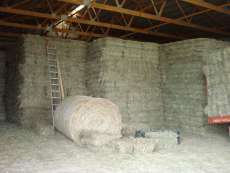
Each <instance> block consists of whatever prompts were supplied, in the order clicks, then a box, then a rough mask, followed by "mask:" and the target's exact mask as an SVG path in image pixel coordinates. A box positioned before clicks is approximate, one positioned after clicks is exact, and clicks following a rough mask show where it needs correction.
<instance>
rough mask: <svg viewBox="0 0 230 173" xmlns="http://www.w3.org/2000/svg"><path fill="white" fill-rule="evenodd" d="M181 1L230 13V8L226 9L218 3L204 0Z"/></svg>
mask: <svg viewBox="0 0 230 173" xmlns="http://www.w3.org/2000/svg"><path fill="white" fill-rule="evenodd" d="M181 1H183V2H187V3H190V4H193V5H196V6H200V7H203V8H207V9H210V10H213V11H216V12H219V13H223V14H227V15H230V10H225V9H224V8H222V7H219V6H217V5H213V4H211V3H209V2H205V1H203V0H181Z"/></svg>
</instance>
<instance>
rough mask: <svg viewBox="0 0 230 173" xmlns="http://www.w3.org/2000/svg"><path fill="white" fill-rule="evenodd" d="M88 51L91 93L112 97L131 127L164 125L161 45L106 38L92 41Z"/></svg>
mask: <svg viewBox="0 0 230 173" xmlns="http://www.w3.org/2000/svg"><path fill="white" fill-rule="evenodd" d="M88 52H89V53H88V56H87V68H88V69H87V88H88V91H89V92H88V94H89V95H92V96H96V97H103V98H108V99H110V100H112V101H113V102H114V103H115V104H117V105H118V106H119V108H120V111H121V114H122V120H123V123H125V124H127V125H128V126H135V127H137V128H148V127H153V128H154V127H155V128H160V127H161V126H162V123H163V116H162V107H163V106H162V100H161V85H160V83H161V78H160V71H159V56H158V45H157V44H154V43H141V42H135V41H126V40H120V39H112V38H103V39H98V40H96V41H94V42H93V43H91V45H90V47H89V50H88Z"/></svg>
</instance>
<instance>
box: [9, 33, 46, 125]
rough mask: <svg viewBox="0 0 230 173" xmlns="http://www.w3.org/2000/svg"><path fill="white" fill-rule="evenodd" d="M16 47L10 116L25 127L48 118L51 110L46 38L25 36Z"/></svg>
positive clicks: (10, 64)
mask: <svg viewBox="0 0 230 173" xmlns="http://www.w3.org/2000/svg"><path fill="white" fill-rule="evenodd" d="M15 49H16V50H15V52H14V53H15V55H13V54H12V56H11V58H10V60H9V69H8V83H7V97H6V99H7V101H6V102H7V107H8V108H7V110H8V116H10V117H9V119H11V120H13V121H17V122H18V123H19V124H21V125H22V126H24V127H33V126H34V123H35V122H38V121H40V120H43V119H48V117H49V110H50V100H49V92H48V89H49V81H48V80H49V78H48V75H47V74H48V72H47V59H46V52H45V40H44V39H42V38H41V37H39V36H24V37H23V38H21V39H20V40H19V41H18V43H17V47H16V48H15ZM12 85H13V86H12ZM13 87H15V88H13ZM13 99H14V100H15V101H12V100H13ZM12 105H14V106H13V109H12Z"/></svg>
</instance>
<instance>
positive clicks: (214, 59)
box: [204, 48, 230, 117]
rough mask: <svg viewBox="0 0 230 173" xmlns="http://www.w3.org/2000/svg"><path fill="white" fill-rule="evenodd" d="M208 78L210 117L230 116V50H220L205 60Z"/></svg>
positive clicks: (205, 70)
mask: <svg viewBox="0 0 230 173" xmlns="http://www.w3.org/2000/svg"><path fill="white" fill-rule="evenodd" d="M204 61H205V65H206V66H205V67H204V73H205V76H206V78H207V87H208V88H207V89H208V105H207V107H206V113H207V115H208V116H209V117H212V116H226V115H230V87H229V86H230V48H225V49H220V50H218V51H215V52H212V53H210V56H208V57H205V58H204Z"/></svg>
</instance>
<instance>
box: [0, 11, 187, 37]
mask: <svg viewBox="0 0 230 173" xmlns="http://www.w3.org/2000/svg"><path fill="white" fill-rule="evenodd" d="M0 12H5V13H12V14H18V15H25V16H31V17H39V18H47V19H50V20H57V21H58V20H60V19H61V16H54V15H51V14H46V13H40V12H34V11H28V10H19V9H14V8H7V7H0ZM66 21H67V22H70V23H77V24H78V23H81V24H86V25H94V26H98V27H105V28H112V29H117V30H123V31H130V32H138V33H142V34H147V35H152V36H158V37H166V38H172V39H184V38H183V37H179V36H174V35H171V34H167V33H160V32H149V31H144V30H142V29H139V28H133V27H128V26H122V25H117V24H111V23H105V22H97V21H93V20H87V19H76V18H68V19H66Z"/></svg>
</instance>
